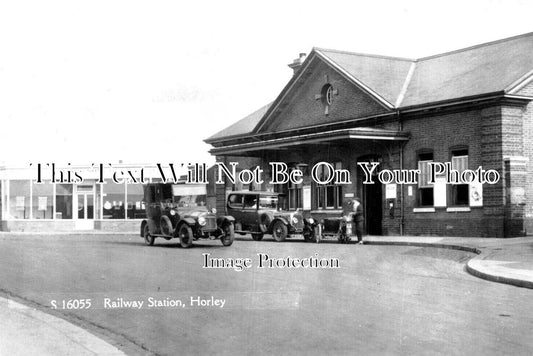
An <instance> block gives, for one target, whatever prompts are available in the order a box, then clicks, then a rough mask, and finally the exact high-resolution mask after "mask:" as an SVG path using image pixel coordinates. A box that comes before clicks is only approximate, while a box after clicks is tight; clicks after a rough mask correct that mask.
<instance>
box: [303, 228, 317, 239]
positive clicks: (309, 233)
mask: <svg viewBox="0 0 533 356" xmlns="http://www.w3.org/2000/svg"><path fill="white" fill-rule="evenodd" d="M303 235H304V240H305V241H308V242H310V241H315V232H314V230H313V228H312V227H309V226H308V225H307V226H305V227H304V231H303Z"/></svg>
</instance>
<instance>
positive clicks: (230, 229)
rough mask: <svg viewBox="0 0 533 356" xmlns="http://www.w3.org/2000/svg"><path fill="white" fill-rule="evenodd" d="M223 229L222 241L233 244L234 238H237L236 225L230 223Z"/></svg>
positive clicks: (227, 244)
mask: <svg viewBox="0 0 533 356" xmlns="http://www.w3.org/2000/svg"><path fill="white" fill-rule="evenodd" d="M222 230H224V233H223V234H222V236H220V241H221V242H222V245H224V246H231V244H232V243H233V240H234V239H235V227H234V226H233V224H232V223H228V224H225V225H224V226H223V227H222Z"/></svg>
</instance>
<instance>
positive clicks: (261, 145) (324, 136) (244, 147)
mask: <svg viewBox="0 0 533 356" xmlns="http://www.w3.org/2000/svg"><path fill="white" fill-rule="evenodd" d="M398 133H399V132H394V131H389V130H380V131H373V130H371V131H365V130H364V129H361V128H354V129H338V130H332V131H326V132H316V133H311V134H302V135H297V136H293V137H283V138H275V139H269V140H264V141H255V142H246V143H238V144H234V145H229V146H222V147H215V148H213V149H211V150H210V152H211V153H213V154H218V153H221V152H222V153H223V154H231V153H235V152H242V151H257V150H263V149H274V148H281V147H290V146H297V145H301V144H302V143H306V144H309V143H318V142H324V141H331V140H332V139H358V140H384V141H407V140H409V136H408V135H405V134H401V135H398Z"/></svg>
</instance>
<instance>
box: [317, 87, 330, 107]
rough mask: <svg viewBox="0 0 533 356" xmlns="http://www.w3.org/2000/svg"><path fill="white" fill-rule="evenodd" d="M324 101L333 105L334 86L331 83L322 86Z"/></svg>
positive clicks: (325, 103)
mask: <svg viewBox="0 0 533 356" xmlns="http://www.w3.org/2000/svg"><path fill="white" fill-rule="evenodd" d="M320 94H322V102H323V103H324V105H328V106H329V105H331V102H332V101H333V86H332V85H331V84H325V85H324V86H323V87H322V92H321V93H320Z"/></svg>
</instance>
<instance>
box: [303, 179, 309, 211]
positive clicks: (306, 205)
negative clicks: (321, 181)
mask: <svg viewBox="0 0 533 356" xmlns="http://www.w3.org/2000/svg"><path fill="white" fill-rule="evenodd" d="M302 195H303V209H304V210H311V186H310V185H306V186H304V187H303V188H302Z"/></svg>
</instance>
